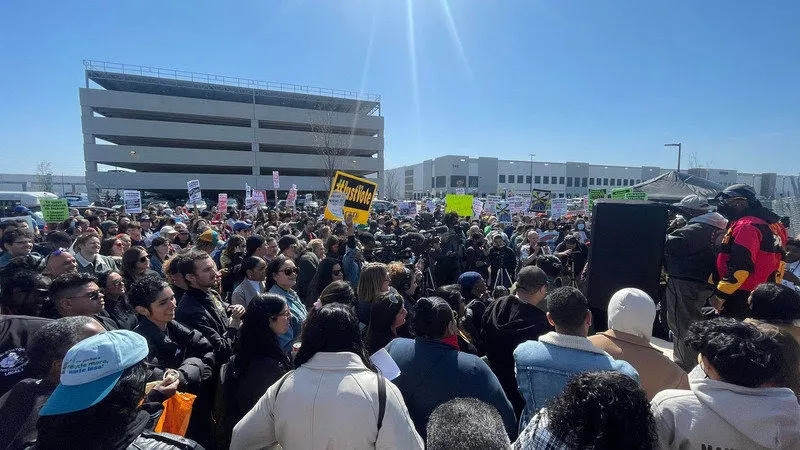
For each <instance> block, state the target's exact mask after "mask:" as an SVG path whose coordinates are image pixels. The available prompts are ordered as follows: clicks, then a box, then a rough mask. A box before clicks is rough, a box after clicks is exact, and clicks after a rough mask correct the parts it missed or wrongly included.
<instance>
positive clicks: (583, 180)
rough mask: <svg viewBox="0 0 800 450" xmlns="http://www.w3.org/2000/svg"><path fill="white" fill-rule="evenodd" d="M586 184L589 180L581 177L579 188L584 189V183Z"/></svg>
mask: <svg viewBox="0 0 800 450" xmlns="http://www.w3.org/2000/svg"><path fill="white" fill-rule="evenodd" d="M588 182H589V179H588V178H586V177H583V179H581V187H586V183H588Z"/></svg>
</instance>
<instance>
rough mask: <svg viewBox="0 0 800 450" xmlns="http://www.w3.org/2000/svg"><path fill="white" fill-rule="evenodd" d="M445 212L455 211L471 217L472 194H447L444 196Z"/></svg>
mask: <svg viewBox="0 0 800 450" xmlns="http://www.w3.org/2000/svg"><path fill="white" fill-rule="evenodd" d="M444 201H445V207H444V212H445V214H447V213H449V212H456V213H458V215H459V216H461V217H472V196H471V195H458V194H447V196H446V197H445V200H444Z"/></svg>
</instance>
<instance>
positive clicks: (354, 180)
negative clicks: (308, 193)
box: [325, 171, 378, 225]
mask: <svg viewBox="0 0 800 450" xmlns="http://www.w3.org/2000/svg"><path fill="white" fill-rule="evenodd" d="M377 190H378V184H377V183H375V182H373V181H370V180H367V179H365V178H359V177H356V176H353V175H350V174H347V173H344V172H338V171H337V172H336V175H335V176H334V177H333V185H332V186H331V192H330V194H333V192H334V191H339V192H344V193H345V195H346V196H347V197H346V198H345V202H344V206H343V207H342V211H343V212H342V214H344V213H354V214H355V216H353V223H355V224H359V225H361V224H366V223H367V221H368V220H369V208H370V207H371V206H372V200H373V199H374V198H375V193H376V191H377ZM330 194H329V195H328V202H330ZM325 218H326V219H334V220H335V219H339V218H338V217H336V216H334V215H333V213H332V212H331V211H330V209H329V207H328V206H327V205H326V206H325Z"/></svg>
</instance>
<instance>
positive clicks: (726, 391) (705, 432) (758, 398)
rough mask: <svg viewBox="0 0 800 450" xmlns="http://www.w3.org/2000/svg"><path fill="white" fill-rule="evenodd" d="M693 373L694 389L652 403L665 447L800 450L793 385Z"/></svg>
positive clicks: (674, 392)
mask: <svg viewBox="0 0 800 450" xmlns="http://www.w3.org/2000/svg"><path fill="white" fill-rule="evenodd" d="M704 376H705V375H704V373H703V371H702V370H700V368H699V366H698V367H696V368H695V369H694V370H693V371H692V373H691V374H689V384H690V387H691V391H678V390H672V389H670V390H666V391H664V392H661V393H659V394H658V395H656V397H655V398H654V399H653V401H652V402H651V404H650V405H651V410H652V411H653V415H654V416H655V420H656V426H657V429H658V441H659V446H658V448H662V449H690V448H691V449H699V448H709V449H711V448H730V449H748V450H750V449H753V450H755V449H768V448H769V449H797V448H800V405H798V403H797V397H795V395H794V393H792V391H791V390H790V389H787V388H747V387H743V386H738V385H735V384H730V383H725V382H723V381H715V380H711V379H708V378H703V377H704Z"/></svg>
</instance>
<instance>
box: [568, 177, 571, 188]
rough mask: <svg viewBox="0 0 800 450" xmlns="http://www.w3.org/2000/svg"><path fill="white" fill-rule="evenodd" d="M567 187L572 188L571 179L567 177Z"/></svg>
mask: <svg viewBox="0 0 800 450" xmlns="http://www.w3.org/2000/svg"><path fill="white" fill-rule="evenodd" d="M567 187H572V177H567Z"/></svg>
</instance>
